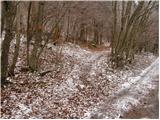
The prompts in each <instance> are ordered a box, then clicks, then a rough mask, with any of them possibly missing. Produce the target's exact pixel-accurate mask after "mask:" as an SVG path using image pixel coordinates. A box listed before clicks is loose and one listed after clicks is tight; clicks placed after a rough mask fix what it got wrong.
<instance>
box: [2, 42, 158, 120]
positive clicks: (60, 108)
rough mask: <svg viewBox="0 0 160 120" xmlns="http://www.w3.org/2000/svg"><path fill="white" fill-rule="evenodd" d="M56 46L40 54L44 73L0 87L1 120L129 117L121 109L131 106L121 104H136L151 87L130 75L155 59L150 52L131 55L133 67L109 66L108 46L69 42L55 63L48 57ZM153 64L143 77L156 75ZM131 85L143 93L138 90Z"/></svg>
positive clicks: (56, 50) (56, 51)
mask: <svg viewBox="0 0 160 120" xmlns="http://www.w3.org/2000/svg"><path fill="white" fill-rule="evenodd" d="M60 49H61V46H53V48H51V49H50V48H49V49H45V52H44V53H43V55H42V58H43V59H45V61H43V62H44V63H43V64H41V65H42V66H41V68H43V69H44V70H46V69H53V71H52V72H50V73H48V74H46V75H44V76H40V75H39V74H38V72H35V73H30V72H24V73H21V72H19V74H17V75H16V76H15V77H11V78H9V79H10V80H11V81H12V82H13V83H14V84H13V85H10V86H6V88H5V89H4V90H3V91H2V118H14V119H15V118H16V119H18V118H19V119H20V118H21V119H22V118H39V119H42V118H45V119H47V118H52V119H53V118H66V119H67V118H70V119H71V118H106V116H107V117H108V118H117V117H120V115H121V116H122V117H124V118H125V117H126V118H127V117H130V116H125V113H126V112H128V111H129V110H130V109H128V107H126V106H125V105H127V106H130V104H129V103H130V102H133V101H134V102H135V103H136V104H138V103H139V101H138V98H136V97H139V96H140V95H141V96H142V97H144V96H146V92H149V91H151V90H155V89H154V88H153V89H152V87H153V80H144V78H143V80H142V81H140V80H139V79H140V78H141V77H137V78H134V76H136V75H138V73H140V72H141V71H142V70H144V69H145V68H146V67H147V66H149V65H150V64H151V63H152V62H153V61H154V60H155V59H156V58H157V57H156V56H154V55H152V54H145V53H144V54H141V55H136V57H135V62H134V66H133V64H132V65H130V66H126V67H125V68H124V69H120V70H113V69H112V68H111V67H110V66H109V64H108V63H109V58H110V56H109V54H110V51H109V50H107V49H106V50H102V51H91V50H86V49H83V48H81V47H80V46H78V45H74V44H71V43H69V44H64V45H63V46H62V51H61V54H60V55H61V59H62V61H61V62H60V63H59V66H58V65H57V66H58V67H56V66H55V64H54V63H53V62H51V61H52V60H54V58H56V54H58V55H59V52H60V51H59V50H60ZM22 53H24V52H23V51H22V52H21V54H20V55H21V57H22V56H23V55H22ZM46 55H47V56H46ZM22 58H23V57H22ZM18 62H19V63H21V62H20V61H18ZM157 64H158V63H156V65H157ZM156 65H154V66H153V67H152V68H151V69H152V70H151V69H150V68H149V71H150V70H151V71H152V73H150V72H149V73H150V74H151V75H150V74H149V73H147V72H145V75H147V74H149V75H150V76H152V74H153V73H154V72H156V73H155V74H156V75H157V69H158V68H157V66H156ZM17 71H18V70H17ZM146 79H149V78H146ZM138 80H139V82H138ZM143 81H144V83H143ZM150 82H151V83H150ZM134 83H138V86H139V87H140V89H138V87H136V86H137V84H135V85H134ZM155 84H156V85H155V86H157V82H156V81H155ZM143 87H144V88H143ZM136 88H137V89H138V90H139V91H138V92H140V93H141V92H142V93H141V94H140V93H138V94H137V89H136ZM125 91H127V92H125ZM128 91H129V92H128ZM143 92H144V93H145V94H144V93H143ZM153 93H155V94H156V95H157V93H156V92H155V91H153ZM120 94H121V95H120ZM131 94H133V96H132V95H131ZM147 94H148V93H147ZM137 95H138V96H137ZM142 97H140V98H142ZM109 100H110V101H109ZM147 100H148V99H147ZM147 100H142V101H145V102H146V101H147ZM152 100H153V99H152ZM136 101H137V102H136ZM155 101H156V100H155ZM123 103H124V104H123ZM128 104H129V105H128ZM109 105H110V106H109ZM121 105H124V106H121ZM146 105H149V103H146ZM125 108H127V111H125V110H124V109H125ZM156 110H157V109H156Z"/></svg>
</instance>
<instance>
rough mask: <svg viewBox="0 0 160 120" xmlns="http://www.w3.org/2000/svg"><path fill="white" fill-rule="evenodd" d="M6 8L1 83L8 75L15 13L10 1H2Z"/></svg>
mask: <svg viewBox="0 0 160 120" xmlns="http://www.w3.org/2000/svg"><path fill="white" fill-rule="evenodd" d="M4 5H5V8H6V19H5V20H6V33H5V37H4V40H3V42H2V56H1V65H2V66H1V85H3V84H5V83H6V82H7V81H6V78H7V75H8V54H9V47H10V42H11V41H12V39H13V29H12V28H13V21H14V18H15V14H16V8H15V6H14V3H13V2H11V1H5V2H4Z"/></svg>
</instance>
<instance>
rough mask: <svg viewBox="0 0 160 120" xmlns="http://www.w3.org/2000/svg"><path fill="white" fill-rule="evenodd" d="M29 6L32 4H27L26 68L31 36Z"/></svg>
mask: <svg viewBox="0 0 160 120" xmlns="http://www.w3.org/2000/svg"><path fill="white" fill-rule="evenodd" d="M31 6H32V2H29V6H28V18H27V66H28V65H29V43H30V41H31V34H30V32H31V31H30V16H31V15H30V14H31Z"/></svg>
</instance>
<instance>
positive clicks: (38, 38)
mask: <svg viewBox="0 0 160 120" xmlns="http://www.w3.org/2000/svg"><path fill="white" fill-rule="evenodd" d="M43 10H44V2H39V5H38V16H37V19H36V21H37V24H36V27H37V28H36V35H35V38H36V40H35V43H34V46H33V50H32V52H31V56H30V60H29V67H30V69H31V71H35V70H37V68H38V66H37V65H38V48H40V44H41V42H42V31H43V30H42V29H43V12H44V11H43Z"/></svg>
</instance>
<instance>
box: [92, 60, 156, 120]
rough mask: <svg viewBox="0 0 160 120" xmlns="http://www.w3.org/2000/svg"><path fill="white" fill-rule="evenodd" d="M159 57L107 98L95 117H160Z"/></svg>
mask: <svg viewBox="0 0 160 120" xmlns="http://www.w3.org/2000/svg"><path fill="white" fill-rule="evenodd" d="M158 82H159V58H158V59H157V60H155V62H153V63H152V64H151V65H150V66H149V67H148V68H146V69H145V70H144V71H143V72H142V73H141V74H140V76H138V77H135V79H132V80H131V81H130V82H128V83H124V84H122V89H120V90H119V91H117V92H116V93H114V94H113V95H112V96H111V97H109V98H106V101H105V103H104V104H102V105H101V107H100V108H99V110H98V112H97V113H96V114H93V116H92V117H93V118H130V119H131V118H134V119H135V118H137V119H138V118H151V119H153V118H154V119H155V118H156V119H158V118H159V111H158V109H159V101H158Z"/></svg>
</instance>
